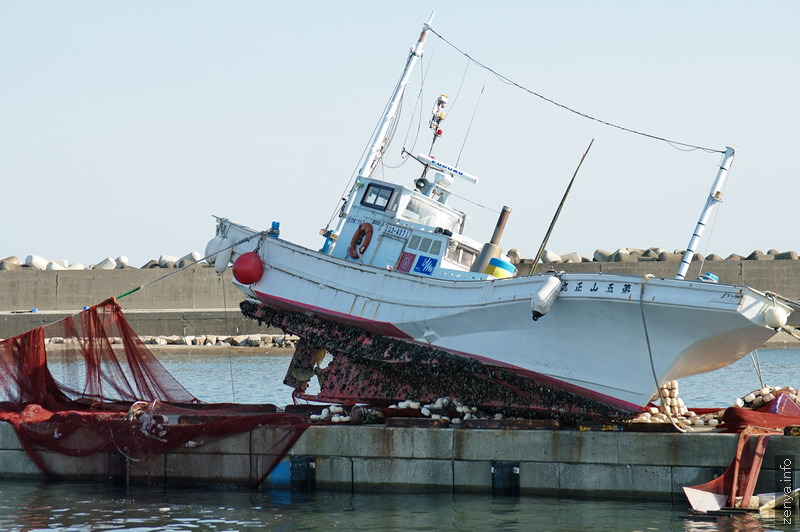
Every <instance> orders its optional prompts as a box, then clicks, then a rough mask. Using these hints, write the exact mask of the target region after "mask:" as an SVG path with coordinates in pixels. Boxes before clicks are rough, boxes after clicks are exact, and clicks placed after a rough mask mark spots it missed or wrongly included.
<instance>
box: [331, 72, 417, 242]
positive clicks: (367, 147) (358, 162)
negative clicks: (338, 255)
mask: <svg viewBox="0 0 800 532" xmlns="http://www.w3.org/2000/svg"><path fill="white" fill-rule="evenodd" d="M401 81H402V79H399V80H397V83H396V84H395V87H394V89H392V92H391V93H390V95H389V100H387V102H386V105H384V106H383V112H382V113H381V115H380V118H379V119H378V121H377V122H376V123H375V127H374V128H372V133H370V135H369V140H368V141H367V144H366V145H365V146H364V150H363V151H362V152H361V156H360V157H359V158H358V160H357V161H356V166H355V168H353V172H352V173H351V174H350V179H348V180H347V184H346V185H345V187H344V189H343V190H342V193H341V194H340V197H341V198H342V200H344V198H345V197H346V196H347V191H348V190H349V189H350V186H351V185H352V184H353V179H355V177H356V173H357V172H358V167H359V166H360V165H361V161H362V160H363V159H364V155H365V154H366V153H367V150H369V147H370V144H371V143H372V137H373V136H374V135H375V132H376V131H378V128H379V127H381V122H382V121H383V117H384V115H385V114H386V110H387V109H388V108H389V106H390V105H391V104H392V98H391V95H392V94H394V91H395V90H396V89H397V87H398V86H399V85H400V82H401ZM342 200H339V201H342ZM339 201H337V202H336V206H335V207H334V209H333V212H332V213H331V217H330V218H329V219H328V223H327V224H325V229H328V228H330V225H331V222H333V220H334V218H336V215H337V214H338V213H339V212H340V210H341V209H340V207H339Z"/></svg>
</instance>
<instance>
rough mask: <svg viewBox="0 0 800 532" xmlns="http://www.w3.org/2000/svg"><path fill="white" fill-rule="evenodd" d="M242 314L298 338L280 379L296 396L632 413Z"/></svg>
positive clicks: (265, 310)
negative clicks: (449, 400) (312, 388)
mask: <svg viewBox="0 0 800 532" xmlns="http://www.w3.org/2000/svg"><path fill="white" fill-rule="evenodd" d="M241 309H242V312H243V314H244V315H245V316H248V317H250V318H253V319H256V320H258V321H260V322H263V323H267V324H269V325H272V326H275V327H280V328H281V329H283V330H284V331H286V332H287V333H289V334H293V335H297V336H299V337H300V338H301V340H300V341H299V342H298V343H297V346H296V349H295V354H294V357H293V359H292V362H291V364H290V366H289V368H288V371H287V373H286V378H285V379H284V383H285V384H286V385H288V386H291V387H293V388H294V389H295V391H296V396H297V397H299V398H303V399H309V400H314V401H323V402H336V403H369V404H373V405H384V404H390V403H394V402H398V401H402V400H404V399H406V398H409V397H413V398H417V399H419V400H421V401H431V402H432V401H434V400H435V399H436V398H437V397H440V396H442V395H448V396H452V397H458V398H460V399H461V400H462V401H464V402H466V403H469V404H471V405H476V406H479V407H481V408H482V409H483V410H486V411H492V410H494V409H496V410H498V411H502V412H504V413H506V414H509V413H511V414H520V415H533V416H537V417H548V418H556V419H562V420H568V421H571V420H577V419H585V418H587V417H588V418H592V417H602V418H618V417H626V416H628V415H629V413H630V410H629V409H626V408H620V407H615V406H611V405H608V404H605V403H604V402H601V401H598V400H596V399H591V398H588V397H586V396H584V395H582V394H580V393H577V391H574V390H573V391H569V390H567V389H565V386H564V384H563V383H558V382H556V381H553V379H550V378H548V377H546V376H544V375H537V374H535V373H533V372H525V371H519V370H517V371H515V370H512V369H509V368H504V367H500V366H496V365H492V364H487V363H484V362H481V361H479V360H477V359H474V358H470V357H467V356H463V355H458V354H453V353H449V352H447V351H444V350H441V349H437V348H433V347H431V346H426V345H422V344H414V343H411V342H408V341H404V340H400V339H396V338H391V337H388V336H381V335H377V334H375V333H371V332H368V331H365V330H363V329H359V328H356V327H351V326H347V325H343V324H341V323H337V322H331V321H323V320H320V319H319V318H315V317H312V316H308V315H306V314H303V313H294V312H287V311H282V310H277V309H274V308H271V307H267V306H265V305H264V304H263V303H257V302H254V301H243V302H242V304H241ZM320 349H323V350H325V352H326V353H329V354H331V355H333V358H332V360H331V361H330V363H328V364H327V366H326V367H324V368H323V367H320V366H319V362H320V357H319V350H320ZM314 381H317V382H318V384H319V391H318V392H315V393H313V394H310V393H308V386H309V384H312V385H313V384H316V382H314ZM567 388H568V387H567Z"/></svg>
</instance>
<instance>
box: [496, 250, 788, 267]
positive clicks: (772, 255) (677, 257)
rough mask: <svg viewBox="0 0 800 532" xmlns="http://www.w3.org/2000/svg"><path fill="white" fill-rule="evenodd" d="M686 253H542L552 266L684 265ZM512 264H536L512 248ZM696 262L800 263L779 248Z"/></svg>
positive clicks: (714, 256)
mask: <svg viewBox="0 0 800 532" xmlns="http://www.w3.org/2000/svg"><path fill="white" fill-rule="evenodd" d="M685 252H686V250H682V249H676V250H673V251H667V250H666V249H664V248H659V247H652V248H647V249H638V248H619V249H617V250H616V251H608V250H605V249H597V250H595V252H594V253H593V254H592V257H591V258H588V257H584V256H582V255H581V254H580V253H577V252H574V251H573V252H571V253H567V254H566V255H559V254H558V253H555V252H553V251H551V250H548V249H546V250H544V253H542V262H543V263H545V264H549V263H562V262H563V263H577V262H657V261H658V262H680V261H681V259H683V255H684V253H685ZM508 255H509V257H510V258H511V259H512V262H520V261H526V262H528V263H531V264H532V263H533V259H522V258H521V257H520V256H519V253H518V252H517V250H515V249H512V250H510V251H509V252H508ZM692 260H693V261H708V262H720V261H726V260H727V261H739V260H798V255H797V252H796V251H778V250H777V249H770V250H769V251H767V252H766V253H764V252H763V251H761V250H760V249H756V250H753V251H752V252H751V253H750V254H748V255H739V254H736V253H731V254H730V255H728V256H727V257H725V258H723V257H722V256H720V255H717V254H716V253H711V254H709V255H708V256H704V255H703V254H702V253H695V254H694V256H693V257H692Z"/></svg>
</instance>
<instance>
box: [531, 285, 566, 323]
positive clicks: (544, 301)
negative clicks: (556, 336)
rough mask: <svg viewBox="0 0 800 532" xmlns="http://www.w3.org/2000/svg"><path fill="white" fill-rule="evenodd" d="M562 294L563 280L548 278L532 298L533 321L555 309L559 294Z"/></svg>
mask: <svg viewBox="0 0 800 532" xmlns="http://www.w3.org/2000/svg"><path fill="white" fill-rule="evenodd" d="M560 293H561V279H559V278H558V277H555V276H551V277H548V278H547V279H546V280H545V281H544V283H542V286H541V287H540V288H539V289H538V290H537V291H536V293H534V294H533V297H532V298H531V312H532V314H533V321H536V320H538V319H539V318H541V317H542V316H544V315H545V314H547V313H548V312H550V309H551V308H552V307H553V303H555V301H556V298H557V297H558V294H560Z"/></svg>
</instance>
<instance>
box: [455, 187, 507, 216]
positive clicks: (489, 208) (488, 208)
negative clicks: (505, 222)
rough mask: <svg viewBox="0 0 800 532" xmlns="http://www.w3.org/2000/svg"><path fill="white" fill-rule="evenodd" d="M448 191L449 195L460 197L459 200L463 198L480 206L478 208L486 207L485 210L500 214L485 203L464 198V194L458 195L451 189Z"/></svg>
mask: <svg viewBox="0 0 800 532" xmlns="http://www.w3.org/2000/svg"><path fill="white" fill-rule="evenodd" d="M449 192H450V195H451V196H453V197H455V198H458V199H460V200H464V201H466V202H467V203H472V204H473V205H475V206H477V207H480V208H482V209H486V210H487V211H492V212H494V213H497V214H500V211H498V210H497V209H492V208H491V207H487V206H486V205H482V204H480V203H478V202H477V201H472V200H471V199H469V198H465V197H464V196H459V195H458V194H456V193H455V192H453V191H452V190H451V191H449Z"/></svg>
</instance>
